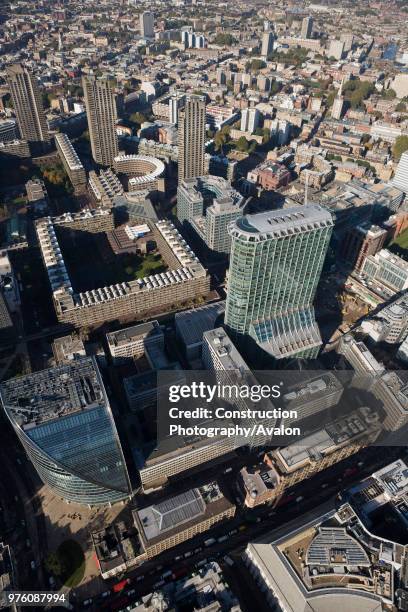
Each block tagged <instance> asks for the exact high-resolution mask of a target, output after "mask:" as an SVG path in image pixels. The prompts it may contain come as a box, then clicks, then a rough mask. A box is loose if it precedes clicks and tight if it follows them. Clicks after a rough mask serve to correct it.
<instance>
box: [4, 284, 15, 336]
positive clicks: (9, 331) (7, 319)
mask: <svg viewBox="0 0 408 612" xmlns="http://www.w3.org/2000/svg"><path fill="white" fill-rule="evenodd" d="M0 278H1V277H0ZM15 339H16V330H15V328H14V324H13V320H12V318H11V316H10V312H9V307H8V303H7V301H6V298H5V296H4V294H3V291H2V290H1V289H0V342H1V343H2V344H4V346H6V345H8V344H12V343H13V342H14V341H15Z"/></svg>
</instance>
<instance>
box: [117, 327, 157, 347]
mask: <svg viewBox="0 0 408 612" xmlns="http://www.w3.org/2000/svg"><path fill="white" fill-rule="evenodd" d="M148 335H149V336H152V335H155V336H159V335H163V334H162V331H161V329H160V327H159V323H158V321H149V322H148V323H140V325H132V326H131V327H125V328H124V329H120V330H118V331H115V332H112V333H110V334H108V335H107V340H108V343H109V345H111V346H123V345H126V344H128V342H132V341H133V340H135V339H136V338H140V337H144V336H148Z"/></svg>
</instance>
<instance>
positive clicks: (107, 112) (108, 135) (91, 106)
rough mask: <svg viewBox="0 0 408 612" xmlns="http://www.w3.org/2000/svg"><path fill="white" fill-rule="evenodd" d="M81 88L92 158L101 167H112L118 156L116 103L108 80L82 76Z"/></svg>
mask: <svg viewBox="0 0 408 612" xmlns="http://www.w3.org/2000/svg"><path fill="white" fill-rule="evenodd" d="M82 87H83V89H84V98H85V106H86V114H87V118H88V128H89V138H90V141H91V149H92V157H93V158H94V161H95V162H96V163H97V164H99V165H101V166H112V165H113V160H114V159H115V157H117V155H118V137H117V134H116V125H115V124H116V117H117V114H116V102H115V94H114V91H113V88H112V86H111V84H110V83H109V81H108V80H106V79H100V78H97V77H95V76H92V75H89V76H83V77H82Z"/></svg>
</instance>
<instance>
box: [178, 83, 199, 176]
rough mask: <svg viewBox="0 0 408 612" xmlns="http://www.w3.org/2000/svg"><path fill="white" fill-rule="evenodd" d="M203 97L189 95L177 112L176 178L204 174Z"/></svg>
mask: <svg viewBox="0 0 408 612" xmlns="http://www.w3.org/2000/svg"><path fill="white" fill-rule="evenodd" d="M205 122H206V114H205V98H204V96H195V95H191V96H188V97H187V98H186V102H185V106H184V108H183V109H182V110H179V113H178V180H179V183H181V181H183V180H184V179H189V178H196V177H197V176H201V175H203V174H204V168H205V164H204V153H205Z"/></svg>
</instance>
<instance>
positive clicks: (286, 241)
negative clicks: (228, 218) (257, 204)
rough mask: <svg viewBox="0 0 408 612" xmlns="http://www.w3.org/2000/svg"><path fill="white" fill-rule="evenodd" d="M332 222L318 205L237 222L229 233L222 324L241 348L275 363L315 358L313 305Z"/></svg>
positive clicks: (316, 331)
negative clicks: (254, 349) (252, 348)
mask: <svg viewBox="0 0 408 612" xmlns="http://www.w3.org/2000/svg"><path fill="white" fill-rule="evenodd" d="M332 227H333V220H332V217H331V214H330V213H329V212H328V211H327V210H325V209H324V208H322V207H320V206H317V205H309V206H297V207H293V208H288V209H284V210H278V211H272V212H264V213H259V214H254V215H246V216H243V217H239V218H238V219H237V220H236V221H234V222H233V223H231V224H230V225H229V227H228V232H229V234H230V236H231V240H232V245H231V257H230V268H229V274H228V293H227V303H226V313H225V324H226V327H227V329H228V331H229V333H230V334H231V336H232V337H233V338H235V339H236V341H237V342H238V343H239V344H241V345H242V344H243V343H245V342H249V341H251V340H252V342H255V343H256V344H257V345H258V346H259V347H261V348H262V349H263V350H264V351H266V353H267V354H268V355H269V356H271V357H272V358H273V359H274V360H280V359H285V358H309V359H312V358H314V357H316V356H317V354H318V352H319V349H320V346H321V344H322V339H321V336H320V332H319V329H318V326H317V323H316V320H315V313H314V307H313V301H314V297H315V294H316V289H317V285H318V282H319V279H320V275H321V272H322V267H323V263H324V259H325V256H326V252H327V248H328V244H329V240H330V236H331V233H332Z"/></svg>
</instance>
